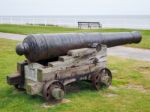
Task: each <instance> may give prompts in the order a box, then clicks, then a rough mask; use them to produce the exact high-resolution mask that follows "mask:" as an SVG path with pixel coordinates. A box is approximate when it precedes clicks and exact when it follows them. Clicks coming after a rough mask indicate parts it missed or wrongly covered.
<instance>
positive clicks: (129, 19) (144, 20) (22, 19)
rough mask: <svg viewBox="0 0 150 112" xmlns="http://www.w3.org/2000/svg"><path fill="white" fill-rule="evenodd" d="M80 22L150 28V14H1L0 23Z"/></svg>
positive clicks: (65, 24) (71, 24)
mask: <svg viewBox="0 0 150 112" xmlns="http://www.w3.org/2000/svg"><path fill="white" fill-rule="evenodd" d="M78 22H100V23H101V24H102V27H104V28H131V29H150V15H134V16H133V15H121V16H120V15H94V16H77V15H74V16H0V24H43V25H59V26H65V27H77V26H78V24H77V23H78Z"/></svg>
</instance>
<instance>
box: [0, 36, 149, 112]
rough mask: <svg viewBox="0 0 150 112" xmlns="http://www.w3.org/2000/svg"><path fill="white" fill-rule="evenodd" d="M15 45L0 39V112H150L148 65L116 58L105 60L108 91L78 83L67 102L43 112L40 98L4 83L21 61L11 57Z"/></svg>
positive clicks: (21, 58)
mask: <svg viewBox="0 0 150 112" xmlns="http://www.w3.org/2000/svg"><path fill="white" fill-rule="evenodd" d="M16 43H18V42H16V41H12V40H6V39H0V46H1V48H0V112H12V111H14V112H150V106H149V104H150V92H149V91H150V63H148V62H142V61H135V60H129V59H124V58H118V57H109V58H108V63H109V68H110V69H111V71H112V73H113V83H112V87H111V88H108V89H103V90H100V91H98V92H97V91H94V90H93V89H92V87H91V85H90V84H88V83H85V82H79V83H76V84H74V85H75V88H76V91H75V92H72V91H70V92H68V93H67V95H66V98H67V99H69V100H71V102H69V103H66V104H58V105H56V106H54V107H50V108H43V107H42V105H43V103H44V100H43V98H42V97H39V96H30V95H27V94H26V93H25V92H19V91H17V90H15V89H14V88H13V87H11V86H9V85H7V83H6V76H7V75H9V74H12V73H15V71H16V62H17V61H21V60H23V59H24V57H19V56H17V55H16V54H15V50H14V49H15V45H16ZM79 85H80V87H79ZM129 87H130V88H129ZM111 95H112V97H111Z"/></svg>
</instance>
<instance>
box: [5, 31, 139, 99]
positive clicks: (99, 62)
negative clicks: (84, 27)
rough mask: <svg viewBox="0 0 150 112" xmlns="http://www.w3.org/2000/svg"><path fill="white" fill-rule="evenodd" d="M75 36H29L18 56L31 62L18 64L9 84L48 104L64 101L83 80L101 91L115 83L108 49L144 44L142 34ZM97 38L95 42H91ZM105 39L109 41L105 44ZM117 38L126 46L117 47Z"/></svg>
mask: <svg viewBox="0 0 150 112" xmlns="http://www.w3.org/2000/svg"><path fill="white" fill-rule="evenodd" d="M111 34H112V33H111ZM72 35H73V36H74V34H60V35H53V34H52V35H44V36H43V35H31V36H28V37H27V38H26V39H25V40H24V41H23V43H22V44H20V45H18V46H17V47H16V52H17V54H19V55H25V56H26V58H27V61H24V62H21V63H18V64H17V71H18V73H17V74H15V75H12V76H7V82H8V84H10V85H14V86H15V87H16V88H17V89H25V90H26V92H27V94H30V95H40V96H43V97H44V98H45V99H46V100H47V101H50V100H62V99H63V97H64V95H65V86H66V85H68V84H70V83H72V82H75V81H79V80H88V81H90V82H91V84H92V85H93V87H94V88H95V89H96V90H99V89H100V88H101V87H103V86H106V87H108V86H110V85H111V82H112V74H111V71H110V70H109V69H108V68H107V60H106V58H107V47H112V46H116V45H121V44H126V43H138V42H140V40H141V35H140V34H139V33H138V32H132V33H127V32H126V33H119V34H118V33H114V34H112V35H111V36H112V37H113V36H115V37H113V38H110V34H108V35H107V34H99V33H97V34H95V33H93V34H90V36H91V37H90V36H89V35H87V34H84V35H83V34H77V36H74V37H71V36H72ZM118 35H119V36H118ZM122 35H123V36H122ZM66 36H67V38H66ZM86 36H89V37H88V38H85V37H86ZM93 36H95V38H93V41H91V42H89V39H91V38H92V37H93ZM103 36H105V37H106V38H105V41H104V40H103V41H102V39H104V37H103ZM116 36H118V37H116ZM77 37H80V38H77ZM107 37H108V38H107ZM43 38H44V39H43ZM60 38H61V39H62V40H63V41H62V40H61V39H60ZM116 38H117V39H118V40H119V39H121V38H123V39H122V42H118V43H116V44H115V43H113V42H112V40H115V39H116ZM98 39H99V40H100V41H98ZM29 40H30V41H29ZM35 40H36V41H35ZM56 40H57V41H56ZM58 40H59V41H58ZM64 40H65V41H64ZM72 40H73V41H72ZM106 40H107V41H106ZM115 41H116V40H115ZM47 43H49V44H47ZM49 45H50V46H49ZM36 47H37V48H36Z"/></svg>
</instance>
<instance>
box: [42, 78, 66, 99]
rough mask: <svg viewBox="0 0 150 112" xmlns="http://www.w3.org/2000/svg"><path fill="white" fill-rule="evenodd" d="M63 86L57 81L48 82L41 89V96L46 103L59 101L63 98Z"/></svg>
mask: <svg viewBox="0 0 150 112" xmlns="http://www.w3.org/2000/svg"><path fill="white" fill-rule="evenodd" d="M64 94H65V92H64V85H63V84H62V83H61V82H59V81H57V80H54V81H48V82H46V83H45V85H44V88H43V96H44V98H45V100H46V101H52V100H53V101H54V100H56V101H59V100H62V99H63V97H64Z"/></svg>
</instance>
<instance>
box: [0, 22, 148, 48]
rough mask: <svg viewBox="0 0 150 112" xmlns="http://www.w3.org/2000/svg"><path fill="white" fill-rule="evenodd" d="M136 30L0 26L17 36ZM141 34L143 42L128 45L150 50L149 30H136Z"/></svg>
mask: <svg viewBox="0 0 150 112" xmlns="http://www.w3.org/2000/svg"><path fill="white" fill-rule="evenodd" d="M135 30H136V29H115V28H114V29H78V28H64V27H58V26H31V25H7V24H0V32H7V33H17V34H35V33H66V32H126V31H127V32H128V31H135ZM136 31H139V32H141V34H142V35H143V40H142V42H141V43H140V44H132V45H128V46H131V47H139V48H146V49H150V30H136Z"/></svg>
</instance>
